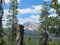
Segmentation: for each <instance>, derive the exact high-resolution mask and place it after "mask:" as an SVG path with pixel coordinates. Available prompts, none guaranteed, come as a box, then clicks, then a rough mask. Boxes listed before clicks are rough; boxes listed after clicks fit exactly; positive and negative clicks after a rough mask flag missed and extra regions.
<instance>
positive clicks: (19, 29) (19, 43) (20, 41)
mask: <svg viewBox="0 0 60 45" xmlns="http://www.w3.org/2000/svg"><path fill="white" fill-rule="evenodd" d="M23 36H24V26H23V25H18V26H17V37H16V43H17V45H23Z"/></svg>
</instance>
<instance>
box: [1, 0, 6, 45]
mask: <svg viewBox="0 0 60 45" xmlns="http://www.w3.org/2000/svg"><path fill="white" fill-rule="evenodd" d="M3 2H4V0H0V45H5V41H4V40H3V37H4V36H3V29H2V18H3V13H4V12H3Z"/></svg>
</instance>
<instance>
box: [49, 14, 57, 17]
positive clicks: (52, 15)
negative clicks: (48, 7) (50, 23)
mask: <svg viewBox="0 0 60 45" xmlns="http://www.w3.org/2000/svg"><path fill="white" fill-rule="evenodd" d="M56 16H58V15H57V14H51V15H49V16H48V17H56Z"/></svg>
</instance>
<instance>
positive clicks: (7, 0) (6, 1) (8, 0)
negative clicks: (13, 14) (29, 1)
mask: <svg viewBox="0 0 60 45" xmlns="http://www.w3.org/2000/svg"><path fill="white" fill-rule="evenodd" d="M4 1H5V3H6V4H8V3H10V1H11V0H4ZM17 1H18V3H19V2H20V1H21V0H17Z"/></svg>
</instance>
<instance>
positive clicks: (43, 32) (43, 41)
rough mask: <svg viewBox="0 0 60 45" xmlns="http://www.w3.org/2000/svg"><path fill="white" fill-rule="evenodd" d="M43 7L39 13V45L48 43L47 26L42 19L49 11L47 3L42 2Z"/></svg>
mask: <svg viewBox="0 0 60 45" xmlns="http://www.w3.org/2000/svg"><path fill="white" fill-rule="evenodd" d="M42 7H43V9H42V10H41V14H40V19H39V20H40V21H41V22H40V27H39V32H40V36H39V43H40V45H48V43H47V42H48V34H47V32H46V31H47V26H46V24H45V22H44V20H45V19H46V18H47V17H48V15H49V13H48V10H49V9H48V7H47V3H46V2H44V4H43V6H42Z"/></svg>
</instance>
